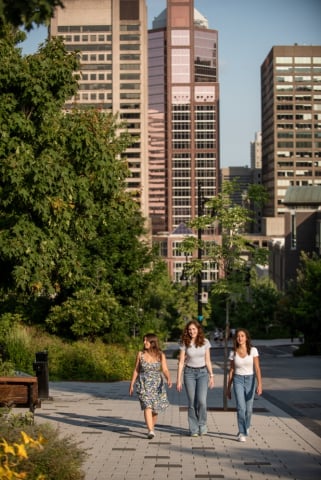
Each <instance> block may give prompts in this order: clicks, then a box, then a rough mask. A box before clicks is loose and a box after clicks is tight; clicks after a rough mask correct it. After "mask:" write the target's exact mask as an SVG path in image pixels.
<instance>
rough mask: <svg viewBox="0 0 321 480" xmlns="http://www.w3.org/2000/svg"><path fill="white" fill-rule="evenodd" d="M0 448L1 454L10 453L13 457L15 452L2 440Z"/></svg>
mask: <svg viewBox="0 0 321 480" xmlns="http://www.w3.org/2000/svg"><path fill="white" fill-rule="evenodd" d="M0 446H1V447H2V448H3V453H11V455H15V451H14V448H13V446H12V445H9V443H8V442H7V441H6V440H5V439H4V438H3V439H2V442H1V443H0Z"/></svg>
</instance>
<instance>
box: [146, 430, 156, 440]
mask: <svg viewBox="0 0 321 480" xmlns="http://www.w3.org/2000/svg"><path fill="white" fill-rule="evenodd" d="M154 437H155V432H154V431H153V430H151V431H150V432H148V434H147V438H148V439H149V440H151V439H152V438H154Z"/></svg>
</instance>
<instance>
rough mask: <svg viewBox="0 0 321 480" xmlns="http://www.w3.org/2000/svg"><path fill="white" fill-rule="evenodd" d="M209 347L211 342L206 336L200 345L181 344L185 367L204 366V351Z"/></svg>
mask: <svg viewBox="0 0 321 480" xmlns="http://www.w3.org/2000/svg"><path fill="white" fill-rule="evenodd" d="M209 348H211V344H210V342H209V341H208V339H207V338H205V343H204V345H202V346H201V347H195V345H194V344H193V345H190V346H189V347H187V348H186V347H185V345H181V346H180V349H181V350H183V351H184V352H185V353H186V359H185V365H186V366H187V367H193V368H200V367H204V366H205V352H206V350H208V349H209Z"/></svg>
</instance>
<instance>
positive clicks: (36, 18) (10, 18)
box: [0, 0, 63, 30]
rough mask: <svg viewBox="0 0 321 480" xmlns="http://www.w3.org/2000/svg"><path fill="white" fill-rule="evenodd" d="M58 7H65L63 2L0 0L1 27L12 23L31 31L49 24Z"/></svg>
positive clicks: (59, 0)
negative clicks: (35, 27)
mask: <svg viewBox="0 0 321 480" xmlns="http://www.w3.org/2000/svg"><path fill="white" fill-rule="evenodd" d="M57 6H60V7H63V2H62V0H27V1H26V0H0V27H1V25H3V24H6V23H10V24H11V25H13V26H14V27H21V26H24V27H25V28H26V29H27V30H31V29H32V28H33V24H36V25H41V24H45V23H47V22H48V21H49V20H50V18H51V17H52V16H53V13H54V9H55V7H57Z"/></svg>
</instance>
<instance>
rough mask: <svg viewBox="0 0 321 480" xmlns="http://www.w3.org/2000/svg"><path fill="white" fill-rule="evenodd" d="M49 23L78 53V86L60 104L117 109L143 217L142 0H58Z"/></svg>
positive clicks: (145, 117)
mask: <svg viewBox="0 0 321 480" xmlns="http://www.w3.org/2000/svg"><path fill="white" fill-rule="evenodd" d="M64 7H65V8H57V9H56V10H55V15H54V18H53V19H52V20H51V24H50V36H51V37H56V36H58V37H61V38H63V40H64V43H65V46H66V49H67V50H68V51H79V52H80V76H81V78H80V81H79V90H78V93H77V95H76V96H75V97H74V98H71V99H70V101H69V102H68V103H67V104H66V105H65V108H66V109H67V110H68V109H69V110H70V109H71V108H73V106H75V105H76V106H78V107H79V106H91V107H96V108H98V109H100V110H102V111H106V112H112V113H113V114H118V115H119V118H120V120H121V121H124V122H126V124H127V128H128V130H129V132H130V133H131V135H132V136H133V144H132V145H131V146H130V147H129V148H128V149H127V151H126V153H125V155H124V156H125V157H126V159H127V162H128V167H129V170H130V173H131V175H130V177H129V178H128V180H127V186H128V190H129V191H131V192H132V193H133V195H134V196H135V197H136V198H137V200H138V201H139V202H140V204H141V210H142V213H143V215H144V216H145V218H147V217H148V106H147V104H148V96H147V12H146V2H145V0H64Z"/></svg>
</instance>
